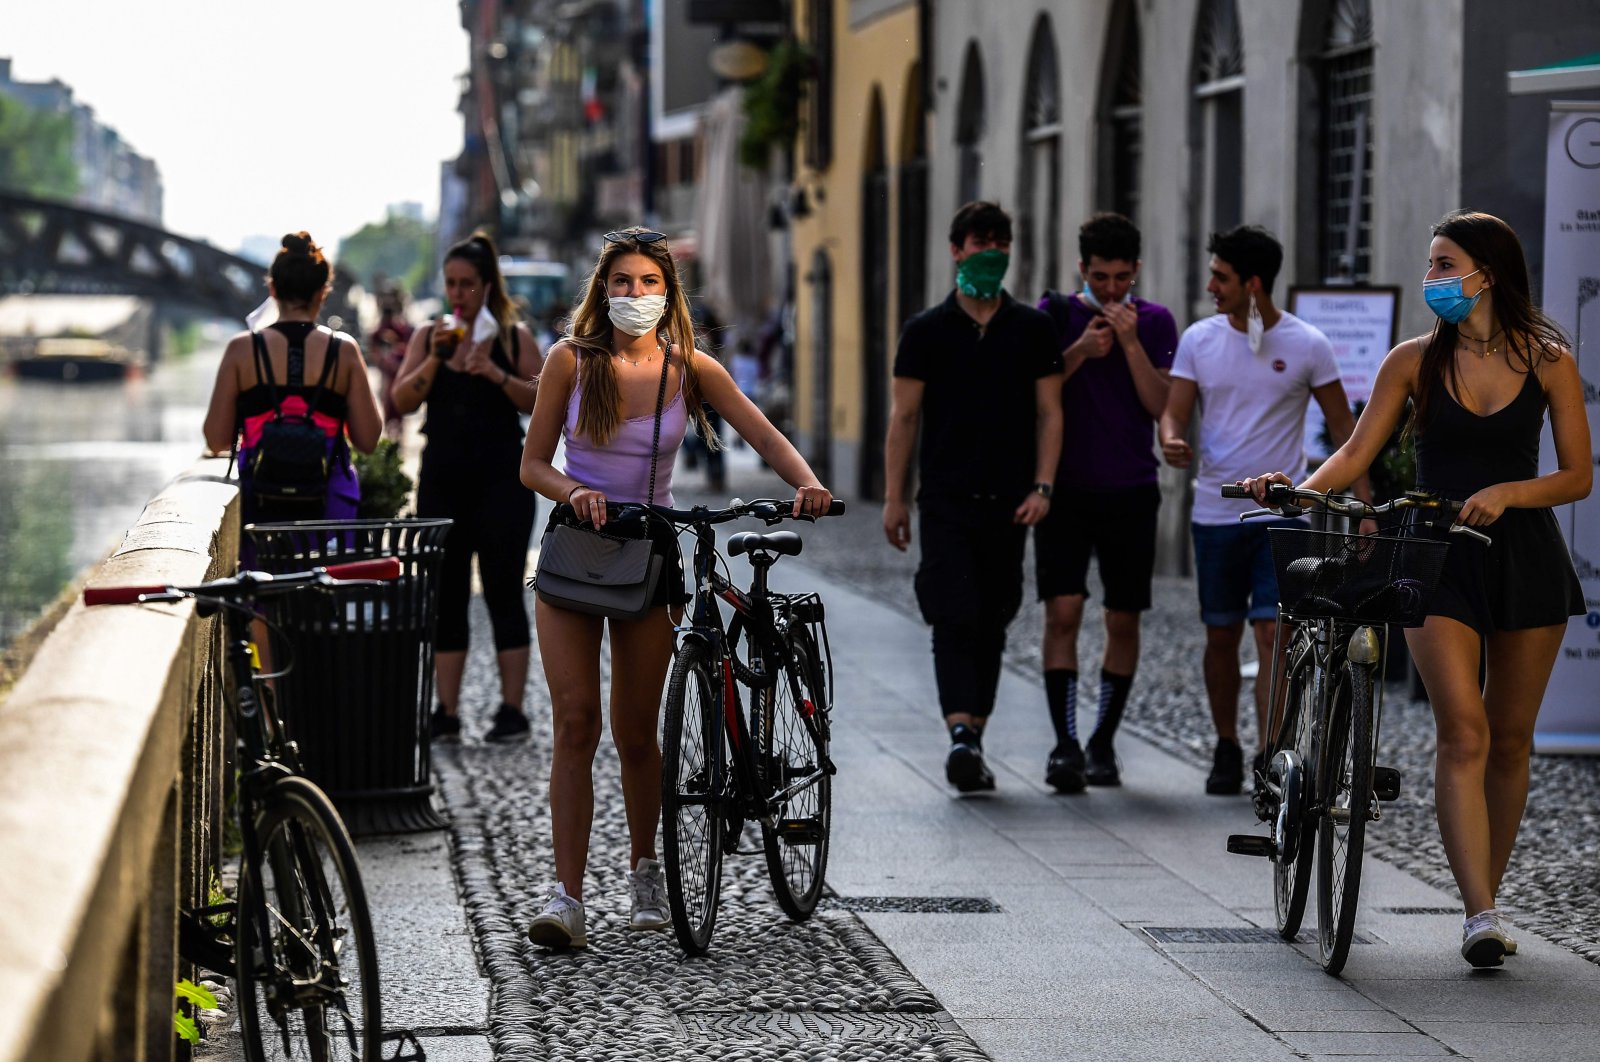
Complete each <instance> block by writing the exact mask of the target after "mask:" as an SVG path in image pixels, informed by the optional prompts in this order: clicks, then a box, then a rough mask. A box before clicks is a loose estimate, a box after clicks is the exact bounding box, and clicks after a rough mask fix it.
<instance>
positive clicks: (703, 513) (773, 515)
mask: <svg viewBox="0 0 1600 1062" xmlns="http://www.w3.org/2000/svg"><path fill="white" fill-rule="evenodd" d="M794 502H795V499H793V498H786V499H785V498H756V499H754V500H752V501H744V500H742V499H740V498H735V499H733V502H732V503H731V504H730V505H729V506H728V507H727V508H725V509H710V508H707V507H705V506H703V505H697V506H695V507H694V508H693V509H670V508H668V507H667V506H665V505H644V504H642V503H640V502H606V518H607V519H627V518H628V517H630V516H642V515H644V514H645V513H646V512H649V513H654V514H655V515H656V516H659V517H662V518H663V519H666V520H671V521H672V522H673V523H678V524H725V523H728V522H729V521H731V520H742V519H744V518H745V517H747V516H753V517H756V518H757V519H759V520H764V521H766V522H767V523H769V524H776V523H779V522H781V521H784V520H809V521H815V520H816V517H815V516H812V515H811V514H810V513H801V514H800V515H799V516H795V515H794ZM825 515H827V516H843V515H844V502H842V501H840V500H839V499H838V498H835V499H833V502H832V503H831V504H830V505H829V506H828V511H827V513H826V514H825Z"/></svg>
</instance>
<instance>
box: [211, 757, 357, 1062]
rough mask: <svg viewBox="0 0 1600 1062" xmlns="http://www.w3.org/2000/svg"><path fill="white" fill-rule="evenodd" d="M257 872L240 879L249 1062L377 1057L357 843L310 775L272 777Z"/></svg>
mask: <svg viewBox="0 0 1600 1062" xmlns="http://www.w3.org/2000/svg"><path fill="white" fill-rule="evenodd" d="M255 832H256V850H255V851H254V852H252V853H250V854H249V857H250V859H251V861H252V862H253V863H254V864H255V866H256V868H257V873H259V875H260V880H261V891H260V894H259V895H257V894H256V891H255V888H254V885H253V883H252V879H251V875H250V874H249V873H245V874H243V875H241V876H240V881H239V924H238V931H237V934H236V940H237V945H238V947H237V969H238V993H239V1027H240V1031H241V1032H242V1033H243V1037H244V1052H245V1057H246V1058H247V1059H249V1060H250V1062H268V1060H271V1062H278V1060H280V1059H304V1058H309V1059H311V1060H312V1062H379V1060H380V1059H381V1058H382V1041H383V1018H382V1007H381V1003H380V998H379V992H378V948H377V944H376V942H375V941H374V940H373V936H372V920H371V917H370V915H369V913H368V910H367V896H366V893H365V891H364V890H363V889H362V886H361V872H360V869H359V868H358V866H357V865H356V854H355V849H354V847H353V846H352V845H351V843H350V836H349V834H347V833H346V832H345V828H344V823H343V822H342V821H341V820H340V819H339V814H338V812H337V811H335V810H334V807H333V804H332V802H330V801H329V800H328V798H327V796H326V795H325V794H324V793H323V792H322V790H320V789H318V788H317V787H316V786H315V785H313V784H312V783H311V782H309V781H307V780H306V779H304V778H301V777H298V776H293V777H288V778H284V779H281V780H279V781H277V782H274V783H273V784H272V786H271V787H270V788H269V789H268V790H267V792H266V794H265V796H264V797H263V799H262V801H261V810H260V813H259V814H258V815H257V817H256V828H255Z"/></svg>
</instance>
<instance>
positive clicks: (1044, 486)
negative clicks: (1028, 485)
mask: <svg viewBox="0 0 1600 1062" xmlns="http://www.w3.org/2000/svg"><path fill="white" fill-rule="evenodd" d="M1033 492H1034V493H1035V494H1037V495H1038V496H1039V497H1041V498H1043V499H1044V500H1045V501H1049V500H1050V495H1052V494H1054V493H1055V487H1054V486H1053V485H1052V484H1049V483H1035V484H1034V485H1033Z"/></svg>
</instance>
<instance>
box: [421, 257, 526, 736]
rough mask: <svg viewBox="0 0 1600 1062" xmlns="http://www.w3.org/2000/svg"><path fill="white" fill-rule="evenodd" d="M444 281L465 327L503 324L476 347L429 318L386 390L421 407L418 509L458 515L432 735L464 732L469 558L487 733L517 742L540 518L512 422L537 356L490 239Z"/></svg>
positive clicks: (516, 423) (441, 625)
mask: <svg viewBox="0 0 1600 1062" xmlns="http://www.w3.org/2000/svg"><path fill="white" fill-rule="evenodd" d="M444 287H445V300H446V302H448V303H449V304H450V306H451V307H452V308H454V310H455V312H456V314H457V316H459V317H461V318H463V319H464V320H465V321H466V322H467V328H468V330H469V333H470V330H471V328H472V322H473V320H474V319H475V318H476V317H477V315H478V311H479V310H481V309H484V308H485V307H487V309H488V312H489V313H490V314H491V315H492V316H493V317H494V318H495V320H496V321H497V322H498V324H499V330H498V333H497V334H496V335H495V336H494V337H493V338H492V339H487V340H485V341H484V342H481V343H474V342H472V341H471V339H470V336H469V338H468V339H466V340H463V341H462V342H461V343H460V344H459V345H458V346H455V347H453V348H452V347H450V346H449V345H448V344H447V343H441V342H439V329H438V327H437V326H436V325H428V326H426V327H424V328H420V329H418V330H417V331H416V332H415V333H414V334H413V335H412V337H411V343H410V345H409V346H408V348H407V349H406V356H405V361H404V362H402V363H401V365H400V372H399V374H398V376H396V378H395V382H394V388H393V390H392V391H391V392H390V395H391V398H392V399H393V402H394V405H395V407H396V408H397V409H398V410H399V411H400V412H401V413H402V414H404V413H410V412H411V411H412V410H415V409H416V408H417V407H418V406H420V405H421V404H422V403H423V402H426V403H427V404H428V418H427V421H426V422H425V423H424V424H423V428H422V431H423V434H425V435H427V437H428V445H427V447H426V448H425V449H424V450H423V452H422V469H421V473H420V475H419V476H418V481H417V515H418V516H447V517H449V518H450V519H451V520H453V521H454V523H453V524H452V525H451V528H450V533H449V534H448V535H447V536H446V538H445V546H444V564H443V570H442V572H441V574H440V581H439V621H438V627H437V630H436V632H435V635H434V664H435V679H436V688H437V690H438V697H439V704H438V706H437V707H436V708H435V709H434V713H433V723H432V730H433V737H434V739H435V740H436V741H449V740H452V739H455V738H458V737H459V736H460V734H461V719H460V714H459V712H460V702H461V680H462V675H463V672H464V671H465V668H466V661H467V643H468V628H467V611H468V605H469V604H470V602H471V598H472V558H473V555H474V554H476V555H477V558H478V575H479V578H480V580H481V582H482V585H483V599H484V604H485V605H487V606H488V609H489V621H490V625H491V626H492V627H493V629H494V646H495V652H496V661H497V663H498V667H499V673H500V706H499V708H498V709H496V712H495V718H494V723H493V726H492V728H491V729H490V730H489V732H488V734H487V735H486V738H485V740H488V741H519V740H523V739H525V738H527V736H528V734H529V726H528V719H527V716H526V715H525V714H524V713H523V711H522V698H523V689H524V687H525V686H526V685H527V682H528V646H529V644H530V642H531V641H532V639H531V637H530V632H529V626H528V609H527V603H526V599H525V597H524V593H523V590H524V581H525V578H526V568H527V558H528V541H529V539H530V538H531V537H532V534H533V521H534V515H535V513H534V507H535V498H534V494H533V492H532V491H530V490H528V489H527V488H526V487H524V486H523V485H522V482H521V480H520V479H519V478H518V476H519V469H520V467H521V461H522V423H521V420H520V419H519V418H520V415H521V414H523V413H529V412H532V410H533V400H534V396H535V394H537V388H538V381H537V377H538V375H539V372H540V370H541V369H542V368H543V365H544V359H543V358H542V357H540V355H539V346H538V344H537V343H535V342H534V339H533V335H532V334H531V333H530V332H529V331H528V329H527V328H526V327H525V326H523V325H522V324H520V323H518V322H517V312H516V309H515V308H514V307H513V306H512V303H511V300H510V299H509V298H508V297H507V296H506V292H505V286H504V285H503V284H502V283H501V278H500V267H499V256H498V255H496V253H495V249H494V244H493V243H492V242H491V241H490V239H489V237H487V236H485V235H483V234H482V233H477V234H475V235H474V236H472V238H470V239H468V240H464V241H462V242H461V243H458V244H456V245H455V246H453V247H451V248H450V250H449V251H448V252H446V254H445V259H444Z"/></svg>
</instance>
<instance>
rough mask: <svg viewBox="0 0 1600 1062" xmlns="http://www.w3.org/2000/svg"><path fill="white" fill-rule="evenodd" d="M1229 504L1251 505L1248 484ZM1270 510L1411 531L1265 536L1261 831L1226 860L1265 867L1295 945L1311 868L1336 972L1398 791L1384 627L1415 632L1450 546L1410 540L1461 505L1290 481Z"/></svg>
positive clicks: (1296, 530)
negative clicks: (1365, 862) (1371, 500)
mask: <svg viewBox="0 0 1600 1062" xmlns="http://www.w3.org/2000/svg"><path fill="white" fill-rule="evenodd" d="M1222 496H1223V497H1225V498H1246V497H1249V496H1250V495H1249V492H1248V491H1246V490H1245V489H1244V488H1243V487H1242V486H1234V485H1227V486H1224V487H1223V488H1222ZM1266 500H1267V503H1268V504H1269V505H1270V506H1272V507H1273V508H1270V509H1255V510H1251V511H1249V512H1246V513H1242V514H1241V515H1240V517H1239V519H1240V520H1241V521H1243V520H1249V519H1254V518H1258V517H1262V516H1278V515H1280V512H1277V511H1274V510H1275V509H1276V510H1281V514H1282V515H1287V516H1297V515H1300V514H1302V513H1305V512H1308V511H1309V512H1316V513H1320V514H1323V516H1325V517H1335V518H1344V519H1346V520H1349V521H1352V522H1359V521H1363V520H1369V519H1370V520H1378V519H1380V518H1383V517H1386V516H1390V515H1391V514H1404V515H1406V516H1407V518H1408V522H1407V523H1405V524H1402V525H1401V526H1399V527H1395V528H1390V529H1389V530H1387V531H1385V530H1380V531H1378V532H1377V533H1374V534H1368V535H1363V534H1353V533H1345V532H1342V531H1335V530H1313V529H1311V528H1308V527H1302V526H1282V527H1272V528H1269V529H1268V536H1269V540H1270V542H1271V548H1272V561H1273V567H1274V569H1275V570H1276V572H1277V577H1278V620H1277V627H1276V632H1275V634H1274V638H1273V660H1272V693H1271V700H1270V702H1269V703H1270V709H1269V712H1268V723H1267V735H1270V741H1268V740H1267V736H1266V735H1264V736H1263V742H1264V747H1265V749H1266V753H1267V755H1266V757H1265V760H1266V764H1265V768H1264V770H1260V771H1258V773H1257V775H1256V779H1255V796H1254V804H1255V812H1256V817H1257V818H1258V819H1260V820H1261V821H1262V822H1265V823H1267V824H1268V826H1269V833H1268V835H1267V836H1265V837H1262V836H1259V835H1257V834H1234V835H1232V836H1230V837H1229V838H1228V851H1230V852H1234V853H1237V854H1240V855H1253V856H1264V857H1266V858H1267V859H1269V860H1271V861H1272V864H1273V870H1272V886H1273V903H1274V909H1275V914H1276V922H1277V929H1278V933H1279V934H1280V935H1281V936H1282V937H1283V938H1284V939H1285V940H1294V939H1295V938H1296V935H1297V934H1298V932H1299V930H1300V923H1301V919H1302V918H1303V917H1304V915H1305V907H1306V901H1307V895H1308V892H1309V889H1310V884H1311V869H1312V864H1313V862H1315V864H1316V869H1317V948H1318V954H1319V958H1320V960H1321V963H1322V968H1323V969H1324V970H1326V971H1327V972H1328V973H1330V974H1338V973H1339V972H1340V971H1341V970H1343V969H1344V964H1345V960H1346V958H1347V957H1348V955H1349V951H1350V941H1351V939H1352V938H1353V936H1354V933H1355V918H1356V906H1357V902H1358V899H1359V896H1360V890H1361V861H1362V853H1363V846H1364V844H1365V838H1366V826H1367V823H1368V822H1370V821H1375V820H1377V819H1379V818H1380V817H1381V814H1382V805H1383V804H1384V803H1385V802H1388V801H1392V800H1394V799H1396V798H1397V797H1398V796H1399V793H1400V773H1399V772H1398V771H1396V770H1394V769H1393V768H1390V767H1383V766H1379V765H1377V763H1376V762H1375V757H1376V749H1377V746H1378V734H1379V731H1380V728H1381V724H1382V719H1383V683H1382V682H1381V681H1379V678H1378V676H1380V675H1382V673H1383V662H1384V659H1385V657H1386V655H1387V652H1388V640H1387V639H1388V630H1389V627H1390V626H1391V625H1398V626H1407V625H1415V624H1417V623H1420V622H1422V618H1423V616H1424V614H1425V612H1424V609H1425V606H1426V604H1427V598H1428V595H1429V594H1430V593H1431V592H1432V591H1433V587H1434V585H1435V584H1436V583H1437V582H1438V578H1439V573H1440V571H1441V569H1442V568H1443V565H1444V558H1445V553H1446V551H1447V550H1448V549H1449V547H1450V543H1449V542H1448V541H1446V540H1444V539H1440V538H1432V537H1426V536H1422V535H1419V534H1417V531H1418V530H1420V528H1422V527H1425V526H1447V527H1448V530H1449V531H1450V532H1451V533H1453V534H1464V535H1470V536H1471V537H1473V538H1477V539H1480V540H1482V541H1484V542H1488V541H1489V539H1488V536H1486V535H1484V534H1483V533H1481V532H1479V531H1476V530H1473V529H1472V528H1469V527H1466V526H1464V525H1460V524H1456V523H1454V518H1455V516H1456V514H1457V513H1458V512H1459V511H1460V508H1461V503H1460V502H1454V501H1450V500H1449V499H1446V498H1441V497H1438V496H1437V495H1433V494H1428V493H1424V492H1418V491H1412V492H1408V493H1407V494H1405V495H1404V496H1402V497H1399V498H1396V499H1394V500H1393V501H1390V502H1386V503H1384V504H1382V505H1370V504H1368V503H1366V502H1364V501H1362V500H1361V499H1359V498H1351V497H1342V496H1339V495H1334V494H1321V493H1319V492H1317V491H1311V490H1304V489H1300V488H1296V487H1291V486H1289V485H1288V484H1286V483H1270V484H1268V485H1267V495H1266Z"/></svg>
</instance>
